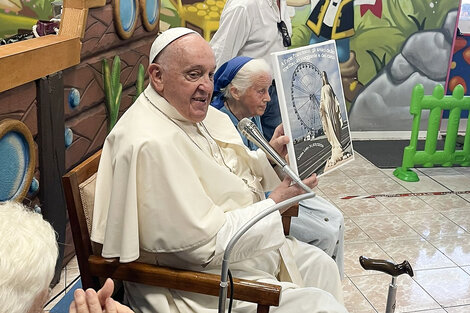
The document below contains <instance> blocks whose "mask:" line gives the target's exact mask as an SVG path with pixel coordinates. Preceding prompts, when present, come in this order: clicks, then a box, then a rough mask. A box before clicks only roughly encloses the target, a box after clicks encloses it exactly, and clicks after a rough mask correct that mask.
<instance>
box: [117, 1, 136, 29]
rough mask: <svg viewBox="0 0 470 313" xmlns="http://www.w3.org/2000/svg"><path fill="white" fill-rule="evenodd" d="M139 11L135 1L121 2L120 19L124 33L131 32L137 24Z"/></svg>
mask: <svg viewBox="0 0 470 313" xmlns="http://www.w3.org/2000/svg"><path fill="white" fill-rule="evenodd" d="M136 10H137V6H136V2H135V0H119V17H120V19H121V25H122V28H123V29H124V31H126V32H129V31H131V30H132V27H133V26H134V23H135V17H136V15H135V12H136Z"/></svg>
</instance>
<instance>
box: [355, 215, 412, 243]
mask: <svg viewBox="0 0 470 313" xmlns="http://www.w3.org/2000/svg"><path fill="white" fill-rule="evenodd" d="M351 219H352V220H353V221H354V222H355V223H356V225H357V226H359V227H360V228H361V229H362V230H363V231H364V232H365V233H366V234H367V235H368V236H369V237H370V238H372V240H374V241H384V240H398V239H405V238H408V239H417V240H418V239H420V238H421V236H420V235H419V234H418V233H417V232H415V231H414V230H413V229H412V228H411V227H410V226H408V225H407V224H405V222H403V221H402V220H401V219H400V218H399V217H397V216H395V215H380V216H359V217H351Z"/></svg>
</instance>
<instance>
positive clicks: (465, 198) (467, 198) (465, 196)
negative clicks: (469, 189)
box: [459, 193, 470, 202]
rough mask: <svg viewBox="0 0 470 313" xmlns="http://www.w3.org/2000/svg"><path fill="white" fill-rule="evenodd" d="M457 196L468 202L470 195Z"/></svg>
mask: <svg viewBox="0 0 470 313" xmlns="http://www.w3.org/2000/svg"><path fill="white" fill-rule="evenodd" d="M459 196H460V197H461V198H462V199H464V200H466V201H468V202H470V193H467V194H459Z"/></svg>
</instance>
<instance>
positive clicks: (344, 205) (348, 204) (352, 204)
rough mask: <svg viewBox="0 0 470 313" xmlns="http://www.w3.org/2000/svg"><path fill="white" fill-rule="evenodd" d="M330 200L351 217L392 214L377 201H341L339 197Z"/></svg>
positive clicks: (332, 197)
mask: <svg viewBox="0 0 470 313" xmlns="http://www.w3.org/2000/svg"><path fill="white" fill-rule="evenodd" d="M330 199H331V201H333V203H334V204H336V206H337V207H338V208H339V209H340V210H341V211H343V213H344V214H345V215H346V216H350V217H351V216H372V215H386V214H391V212H390V210H388V209H387V208H386V207H385V206H384V205H383V204H381V203H380V201H378V200H377V199H360V198H359V199H341V197H339V196H331V197H330Z"/></svg>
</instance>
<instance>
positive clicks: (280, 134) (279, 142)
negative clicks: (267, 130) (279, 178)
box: [269, 124, 289, 160]
mask: <svg viewBox="0 0 470 313" xmlns="http://www.w3.org/2000/svg"><path fill="white" fill-rule="evenodd" d="M288 142H289V137H288V136H286V135H285V134H284V127H283V126H282V124H279V126H277V127H276V129H275V130H274V134H273V137H272V138H271V140H270V141H269V144H270V145H271V147H273V149H274V150H276V152H277V153H278V154H279V155H280V156H281V158H283V159H284V160H286V156H287V146H286V145H287V143H288Z"/></svg>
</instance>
